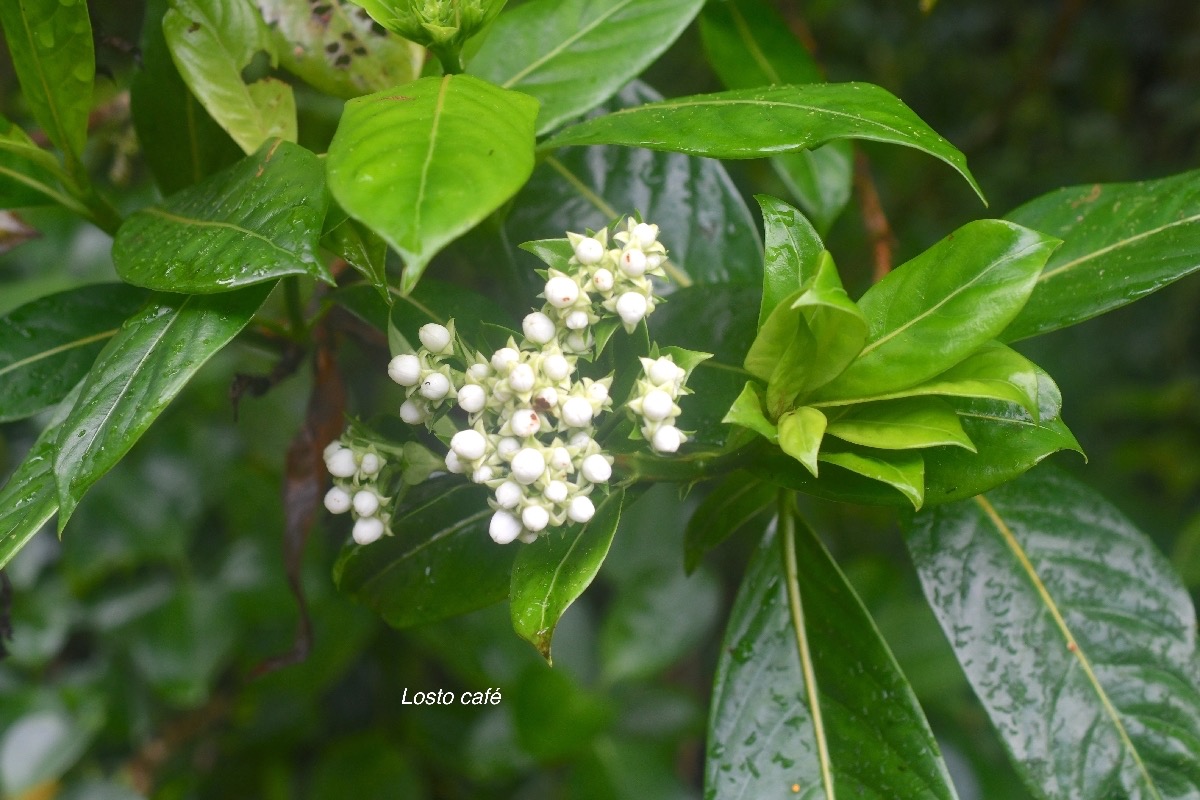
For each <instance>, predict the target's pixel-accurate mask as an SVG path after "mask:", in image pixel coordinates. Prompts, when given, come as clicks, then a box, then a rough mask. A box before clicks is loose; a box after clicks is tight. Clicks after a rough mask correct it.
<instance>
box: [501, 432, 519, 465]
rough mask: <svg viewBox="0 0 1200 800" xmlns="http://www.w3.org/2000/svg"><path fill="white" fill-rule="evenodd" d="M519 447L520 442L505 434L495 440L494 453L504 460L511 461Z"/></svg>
mask: <svg viewBox="0 0 1200 800" xmlns="http://www.w3.org/2000/svg"><path fill="white" fill-rule="evenodd" d="M520 449H521V443H520V442H519V441H518V440H516V439H514V438H513V437H511V436H505V437H503V438H502V439H501V440H500V441H498V442H496V453H497V454H499V456H500V457H501V458H502V459H504V460H505V461H511V460H512V457H513V456H515V455H516V454H517V453H518V452H519V451H520Z"/></svg>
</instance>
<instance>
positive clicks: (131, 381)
mask: <svg viewBox="0 0 1200 800" xmlns="http://www.w3.org/2000/svg"><path fill="white" fill-rule="evenodd" d="M271 288H272V287H271V286H270V285H265V286H257V287H252V288H250V289H245V290H242V291H239V292H231V293H228V294H222V295H215V296H203V295H201V296H196V295H192V296H184V295H159V296H157V297H155V298H153V299H152V300H151V301H150V303H149V304H148V305H147V306H146V308H145V309H144V310H143V311H141V312H140V313H139V314H137V315H136V316H134V317H132V318H131V319H130V320H129V321H128V322H126V323H125V326H124V327H123V328H122V329H121V331H120V332H119V333H118V334H117V335H116V336H114V337H113V338H112V340H111V341H109V343H108V345H107V346H106V347H105V348H104V350H103V351H102V352H101V353H100V356H99V357H98V358H97V359H96V363H95V364H94V365H93V366H92V370H91V372H89V373H88V376H87V377H86V378H85V379H84V381H83V388H82V389H81V390H80V395H79V401H78V402H77V403H76V404H75V407H74V408H73V409H72V410H71V413H70V414H69V415H68V416H67V419H66V420H65V421H64V422H63V425H62V432H61V434H60V435H59V438H58V454H57V455H56V457H55V460H54V476H55V480H56V482H57V484H58V500H59V505H60V507H61V509H60V511H59V516H58V523H59V531H61V530H62V529H63V527H65V526H66V523H67V520H68V519H69V518H70V516H71V512H72V511H74V510H75V506H76V505H77V504H78V502H79V499H80V498H81V497H83V495H84V493H85V492H86V491H87V490H88V488H89V487H90V486H91V485H92V484H93V483H95V482H96V481H97V480H99V479H100V477H101V476H102V475H104V473H106V472H108V470H110V469H111V468H112V467H113V466H114V465H115V464H116V463H117V462H118V461H120V460H121V458H122V457H123V456H124V455H125V454H126V453H127V452H129V449H130V448H131V447H133V445H134V443H135V442H136V441H137V440H138V439H139V438H141V436H142V434H143V433H145V432H146V429H147V428H149V427H150V423H152V422H153V421H154V420H155V418H157V417H158V415H159V413H161V412H162V410H163V409H164V408H165V407H166V405H167V403H169V402H170V401H171V400H172V399H173V398H174V397H175V395H177V394H179V392H180V391H181V390H182V389H183V387H184V386H186V385H187V383H188V381H189V380H191V378H192V376H193V375H195V373H196V371H197V370H198V369H200V367H201V366H202V365H203V364H204V362H206V361H207V360H208V359H209V358H211V357H212V356H213V355H214V354H215V353H216V352H217V351H219V350H220V349H221V348H223V347H224V346H225V345H226V344H228V343H229V342H230V341H231V340H232V339H233V337H234V336H236V335H237V334H238V332H239V331H241V329H242V328H243V327H245V326H246V323H248V322H249V321H250V318H251V317H253V316H254V313H255V312H256V311H257V310H258V308H259V306H261V305H262V303H263V301H264V300H265V299H266V297H267V295H268V294H269V293H270V290H271Z"/></svg>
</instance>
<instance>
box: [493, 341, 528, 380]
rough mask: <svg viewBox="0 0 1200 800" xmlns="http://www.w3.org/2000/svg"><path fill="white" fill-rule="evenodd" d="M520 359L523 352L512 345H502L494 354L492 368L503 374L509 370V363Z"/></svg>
mask: <svg viewBox="0 0 1200 800" xmlns="http://www.w3.org/2000/svg"><path fill="white" fill-rule="evenodd" d="M520 360H521V354H520V353H518V352H517V351H516V350H514V349H512V348H511V347H501V348H500V349H499V350H497V351H496V352H495V353H493V354H492V369H494V370H496V372H499V373H500V374H501V375H503V374H504V373H505V372H506V371H507V369H508V365H509V364H511V363H513V362H515V361H520Z"/></svg>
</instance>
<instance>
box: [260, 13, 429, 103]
mask: <svg viewBox="0 0 1200 800" xmlns="http://www.w3.org/2000/svg"><path fill="white" fill-rule="evenodd" d="M253 1H254V5H256V6H257V7H258V10H259V12H260V13H261V14H262V17H263V20H264V21H265V22H266V23H267V27H268V30H269V32H270V33H269V35H270V37H271V39H272V40H273V41H274V43H275V47H274V49H275V51H276V52H277V53H279V63H280V64H281V65H282V66H283V68H284V69H286V70H287V71H288V72H291V73H292V74H294V75H298V76H299V77H301V78H303V79H304V81H305V82H306V83H308V84H309V85H311V86H314V87H316V88H317V89H319V90H320V91H322V92H324V93H326V94H331V95H334V96H336V97H342V98H346V99H349V98H351V97H358V96H359V95H362V94H367V93H369V92H378V91H381V90H383V89H387V88H388V87H391V86H398V85H400V84H402V83H408V82H409V81H411V80H412V79H413V78H416V77H417V76H418V75H419V74H420V72H421V63H422V62H423V61H424V58H425V50H424V49H423V48H422V47H420V46H419V45H416V44H413V43H412V42H409V41H406V40H404V39H401V38H400V37H399V36H396V35H395V34H393V33H390V32H388V31H386V30H383V29H381V28H378V27H375V26H373V25H372V24H371V18H370V17H369V16H368V15H367V12H366V11H365V10H364V9H363V8H361V7H360V6H358V5H355V4H353V3H350V2H347V1H346V0H327V2H325V3H324V4H323V5H324V6H325V8H324V9H322V11H321V13H318V12H317V10H316V8H315V7H314V5H313V4H312V3H311V2H309V0H253Z"/></svg>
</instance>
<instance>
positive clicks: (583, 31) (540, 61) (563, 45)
mask: <svg viewBox="0 0 1200 800" xmlns="http://www.w3.org/2000/svg"><path fill="white" fill-rule="evenodd" d="M632 2H633V0H622V2H619V3H617V5H615V6H613V7H612V8H611V9H609V10H608V11H606V12H605V13H603V14H601V15H599V16H598V17H596V18H595V19H594V20H592V21H591V22H589V23H588V24H587V25H584V26H583V27H582V28H580V29H579V30H578V31H576V32H575V33H574V34H572V35H571V36H568V37H567V38H566V39H564V40H563V41H562V42H560V43H559V44H558V45H557V46H555V47H553V48H551V49H550V50H548V51H547V52H546V54H545V55H543V56H541V57H540V58H535V59H534V60H533V61H531V62H530V63H529V64H528V65H527V66H526V67H525V68H524V69H521V70H518V71H517V73H516V74H515V75H513V76H512V77H511V78H509V79H508V80H506V81H505V82H504V83H502V84H500V86H501V87H502V88H504V89H511V88H512V87H513V86H514V85H516V84H517V83H518V82H519V81H520V80H521V79H523V78H525V77H526V76H527V75H529V74H531V73H533V72H535V71H536V70H538V69H540V68H541V67H543V66H544V65H545V64H546V63H547V62H549V61H550V60H551V59H553V58H555V57H556V56H558V55H559V54H560V53H562V52H563V51H564V50H566V49H567V48H568V47H570V46H571V45H573V44H574V43H575V42H577V41H579V40H580V39H582V38H583V37H584V36H585V35H587V34H589V33H591V32H592V31H593V30H595V29H596V28H598V27H599V26H600V25H601V24H602V23H603V22H605V21H606V20H608V19H609V18H610V17H612V16H613V15H614V14H617V13H618V12H620V11H623V10H624V9H625V8H626V7H628V6H629V5H630V4H631V3H632Z"/></svg>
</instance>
